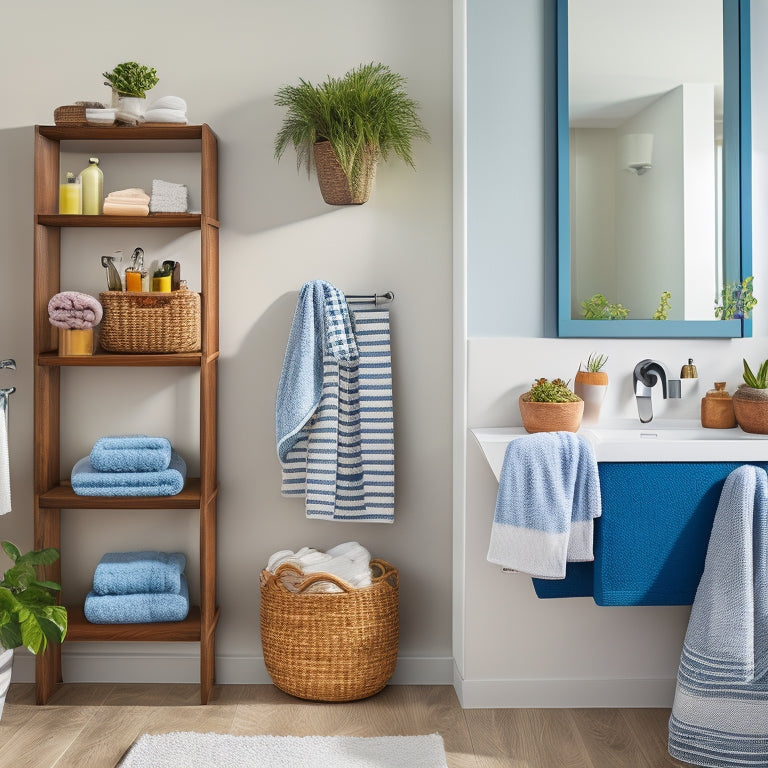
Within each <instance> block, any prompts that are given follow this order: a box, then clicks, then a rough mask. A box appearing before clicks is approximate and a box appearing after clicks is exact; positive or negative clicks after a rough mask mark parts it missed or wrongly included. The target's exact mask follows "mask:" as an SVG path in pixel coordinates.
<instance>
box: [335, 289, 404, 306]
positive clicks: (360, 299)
mask: <svg viewBox="0 0 768 768" xmlns="http://www.w3.org/2000/svg"><path fill="white" fill-rule="evenodd" d="M345 298H346V300H347V302H348V303H350V304H374V305H375V306H377V307H378V306H379V305H380V304H389V302H391V301H394V299H395V294H394V293H392V291H387V292H386V293H371V294H367V295H365V294H362V295H356V294H351V295H347V296H346V297H345Z"/></svg>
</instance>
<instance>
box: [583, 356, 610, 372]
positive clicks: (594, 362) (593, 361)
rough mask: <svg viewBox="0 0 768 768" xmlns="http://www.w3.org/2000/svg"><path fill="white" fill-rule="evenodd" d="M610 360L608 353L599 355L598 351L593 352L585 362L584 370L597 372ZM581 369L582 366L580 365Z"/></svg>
mask: <svg viewBox="0 0 768 768" xmlns="http://www.w3.org/2000/svg"><path fill="white" fill-rule="evenodd" d="M607 362H608V355H598V354H597V352H593V353H592V354H591V355H590V356H589V357H588V358H587V362H586V363H585V364H584V370H585V371H589V372H590V373H597V372H598V371H599V370H600V369H601V368H602V367H603V366H604V365H605V364H606V363H607ZM579 370H581V366H579Z"/></svg>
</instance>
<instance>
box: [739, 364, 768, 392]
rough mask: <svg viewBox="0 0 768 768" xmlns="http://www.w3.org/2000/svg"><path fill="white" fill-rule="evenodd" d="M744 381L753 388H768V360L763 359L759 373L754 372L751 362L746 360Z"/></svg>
mask: <svg viewBox="0 0 768 768" xmlns="http://www.w3.org/2000/svg"><path fill="white" fill-rule="evenodd" d="M744 383H745V384H746V385H747V386H748V387H752V389H766V388H768V360H763V363H762V365H761V366H760V368H758V370H757V374H754V373H752V369H751V368H750V367H749V363H747V361H746V360H744Z"/></svg>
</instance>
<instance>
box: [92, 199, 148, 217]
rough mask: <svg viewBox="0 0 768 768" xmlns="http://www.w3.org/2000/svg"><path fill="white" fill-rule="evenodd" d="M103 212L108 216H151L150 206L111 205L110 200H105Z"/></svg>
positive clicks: (132, 204)
mask: <svg viewBox="0 0 768 768" xmlns="http://www.w3.org/2000/svg"><path fill="white" fill-rule="evenodd" d="M103 211H104V214H105V215H107V216H110V215H111V216H149V205H136V204H135V203H111V202H109V200H105V201H104V208H103Z"/></svg>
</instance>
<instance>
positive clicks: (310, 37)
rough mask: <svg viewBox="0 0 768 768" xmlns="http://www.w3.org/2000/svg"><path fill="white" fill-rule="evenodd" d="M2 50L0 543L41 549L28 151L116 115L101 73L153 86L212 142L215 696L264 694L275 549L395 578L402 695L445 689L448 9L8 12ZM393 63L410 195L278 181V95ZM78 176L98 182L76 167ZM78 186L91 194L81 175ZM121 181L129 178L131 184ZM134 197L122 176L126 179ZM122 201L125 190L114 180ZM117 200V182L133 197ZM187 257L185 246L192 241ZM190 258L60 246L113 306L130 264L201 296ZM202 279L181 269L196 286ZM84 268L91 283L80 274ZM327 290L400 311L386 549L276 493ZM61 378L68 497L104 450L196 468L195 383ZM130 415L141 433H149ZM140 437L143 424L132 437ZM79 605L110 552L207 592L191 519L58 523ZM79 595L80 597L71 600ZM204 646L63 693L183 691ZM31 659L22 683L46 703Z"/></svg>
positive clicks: (328, 6)
mask: <svg viewBox="0 0 768 768" xmlns="http://www.w3.org/2000/svg"><path fill="white" fill-rule="evenodd" d="M4 25H5V29H6V30H15V32H14V34H8V35H6V36H5V38H4V43H3V46H2V49H0V69H1V70H2V72H3V75H2V77H3V81H2V84H3V85H2V94H3V103H4V106H3V110H2V114H1V115H0V158H2V167H3V169H4V173H5V182H6V183H5V184H3V185H2V191H0V227H1V228H2V232H3V246H2V249H0V260H2V265H3V280H2V281H0V321H1V322H0V353H1V354H2V356H3V357H14V358H16V360H17V362H18V365H19V368H18V371H16V372H15V373H9V372H6V371H4V372H2V374H0V383H1V384H2V385H4V386H5V385H8V384H11V383H12V384H14V385H15V386H16V387H17V392H16V394H15V395H14V396H13V398H12V401H11V416H10V421H11V434H10V445H11V464H12V485H13V498H14V510H13V512H12V513H11V514H10V515H8V516H7V517H4V518H0V538H9V539H12V540H14V541H15V542H17V543H18V544H19V545H20V546H22V547H29V546H31V544H32V442H33V435H32V429H33V414H32V386H33V385H32V382H33V360H32V328H31V323H32V311H31V298H32V223H33V221H32V189H33V186H32V170H33V164H32V127H31V126H33V125H34V124H36V123H40V124H50V123H52V122H53V110H54V108H55V107H56V106H59V105H62V104H68V103H72V102H74V101H75V100H78V99H86V100H87V99H100V100H109V98H110V94H109V91H108V89H107V88H106V87H105V86H104V85H103V78H102V77H101V73H102V72H104V71H106V70H108V69H111V68H112V67H113V66H114V65H115V64H117V63H118V62H121V61H126V60H137V61H139V62H141V63H144V64H147V65H151V66H154V67H156V68H157V70H158V73H159V76H160V83H159V85H158V86H157V88H156V89H155V90H154V91H153V93H152V94H151V95H156V96H161V95H166V94H173V95H178V96H182V97H183V98H185V99H186V100H187V102H188V105H189V110H188V112H189V118H190V122H193V123H200V122H207V123H209V124H210V125H211V126H212V128H213V130H214V131H215V132H216V134H217V135H218V137H219V150H220V174H219V184H220V212H221V360H220V364H219V372H220V387H219V450H220V452H219V475H220V484H221V490H220V494H219V505H218V515H219V545H218V557H219V590H218V591H219V602H220V604H221V609H222V610H221V622H220V624H219V631H218V634H217V647H216V650H217V678H218V680H219V681H220V682H225V683H236V682H259V681H262V682H267V681H268V678H267V677H266V675H265V672H264V669H263V665H262V662H261V658H260V657H261V645H260V640H259V631H258V621H259V598H258V581H259V571H260V568H261V567H262V566H263V564H265V562H266V559H267V556H268V555H269V554H270V553H271V552H273V551H275V550H277V549H281V548H291V549H295V548H298V547H300V546H302V545H305V544H308V545H313V546H317V547H320V548H324V547H328V546H331V545H333V544H335V543H338V542H340V541H345V540H350V539H357V540H359V541H360V542H361V543H363V544H364V545H365V546H367V547H368V548H369V549H370V550H372V552H373V553H374V554H375V555H377V556H380V557H384V558H386V559H389V560H390V561H391V562H393V563H394V564H395V565H396V566H397V567H398V568H399V569H400V572H401V585H402V587H401V618H402V637H401V644H400V655H401V663H400V664H399V666H398V670H397V672H396V678H395V679H396V680H398V681H400V682H403V681H406V682H430V681H437V682H447V681H449V680H450V679H451V618H450V617H451V576H450V565H449V564H450V562H451V480H450V478H451V448H450V435H451V388H452V387H451V331H450V328H451V279H452V278H451V269H452V268H451V258H450V254H451V238H452V234H451V204H452V196H451V175H452V169H451V162H452V151H451V142H452V129H451V100H452V92H451V89H452V76H451V66H452V19H451V7H450V4H449V3H445V2H441V1H440V0H425V1H424V2H419V3H412V2H410V1H409V0H393V1H392V2H388V3H385V4H381V3H369V2H359V0H357V1H356V0H331V2H328V3H324V4H322V5H321V4H318V3H316V2H313V1H312V0H285V2H280V3H267V2H244V1H243V0H222V2H219V3H217V4H215V5H214V6H212V5H211V4H210V3H204V2H201V0H184V2H181V0H168V2H162V3H157V2H150V1H149V0H136V2H134V3H133V4H132V5H131V7H130V9H125V8H117V7H113V6H111V5H109V4H104V3H103V2H96V0H78V2H76V3H74V4H71V3H70V4H69V5H66V6H65V5H61V4H54V3H45V4H43V5H42V6H41V5H40V4H37V5H34V4H23V3H17V4H13V6H12V7H8V8H7V9H5V13H4ZM371 60H374V61H382V62H384V63H386V64H388V65H390V66H391V67H392V69H393V70H395V71H397V72H400V73H402V74H403V75H405V76H406V77H407V79H408V90H409V93H410V94H411V95H412V96H413V97H414V98H416V99H417V100H418V101H419V102H420V103H421V105H422V109H421V115H422V118H423V120H424V123H425V125H426V126H427V128H428V130H429V131H430V133H431V135H432V141H431V143H428V144H427V143H419V144H417V145H416V147H415V162H416V166H417V171H416V172H415V173H414V172H412V171H411V170H410V169H409V168H407V167H406V166H404V165H403V164H399V163H394V162H393V163H390V164H387V165H384V166H381V167H380V168H379V172H378V177H377V180H376V184H375V188H374V192H373V195H372V198H371V200H370V202H369V203H367V204H366V205H364V206H361V207H350V208H331V207H329V206H327V205H325V204H324V203H323V201H322V198H321V197H320V193H319V191H318V189H317V184H316V181H315V180H314V178H313V179H312V180H309V181H308V180H307V178H306V176H305V175H304V174H303V173H302V174H299V173H297V172H296V169H295V165H294V161H293V157H292V156H290V155H289V156H287V157H285V158H284V159H283V161H282V162H281V163H279V164H278V163H277V162H276V161H275V160H274V159H273V156H272V143H273V139H274V136H275V133H276V132H277V130H278V128H279V125H280V121H281V118H282V110H280V109H278V108H277V107H275V106H274V105H273V95H274V93H275V91H276V90H277V88H278V87H279V86H281V85H283V84H286V83H296V82H298V78H299V77H303V78H305V79H309V80H312V81H315V82H316V81H319V80H322V79H324V78H325V77H326V75H328V74H334V75H340V74H343V73H344V72H345V71H346V70H347V69H349V68H351V67H353V66H356V65H357V64H360V63H363V62H368V61H371ZM83 167H84V163H83ZM73 170H79V168H75V169H73ZM122 173H124V171H121V174H122ZM129 175H130V174H129ZM105 176H106V177H107V178H106V184H107V186H110V185H111V183H112V182H115V176H113V177H112V179H110V178H109V174H108V173H107V169H106V168H105ZM124 181H127V180H126V177H125V176H121V177H120V183H121V184H122V183H123V182H124ZM176 236H181V237H180V240H179V241H177V240H176V239H175V238H176ZM195 238H198V240H199V236H198V235H196V234H194V233H193V234H189V233H182V232H173V231H171V232H169V233H157V232H154V231H153V232H152V233H149V234H146V233H143V232H142V231H141V230H93V231H92V232H85V231H84V232H78V233H73V232H65V233H64V250H65V270H66V271H67V275H68V277H67V279H68V280H70V281H71V287H85V286H87V287H89V288H92V289H93V290H98V289H99V288H100V286H101V283H102V280H103V270H102V268H101V267H100V266H99V264H98V256H99V255H100V254H101V253H108V252H109V251H111V250H114V248H118V247H126V246H128V247H133V246H134V245H139V244H143V245H144V246H145V247H146V248H147V249H150V248H151V249H154V250H155V252H162V251H163V249H167V250H172V249H176V248H178V249H180V252H182V253H184V254H185V256H184V257H183V258H182V261H183V262H184V263H186V264H187V266H186V267H183V269H188V270H189V271H190V273H191V274H192V275H194V272H195V269H196V266H195V263H194V259H193V256H192V254H194V252H195V249H196V247H197V245H196V241H195ZM187 259H189V262H187ZM75 263H76V266H75ZM320 277H321V278H324V279H327V280H330V281H331V282H333V283H335V284H336V285H338V286H339V287H340V288H342V289H343V290H345V291H347V292H351V293H371V292H383V291H387V290H392V291H394V293H395V296H396V299H395V302H394V304H393V305H392V337H393V371H394V390H395V402H396V406H395V421H396V432H397V434H396V474H397V509H396V521H395V523H394V525H392V526H386V525H363V524H352V523H338V524H334V523H325V522H316V521H307V520H306V518H305V517H304V514H303V509H302V505H301V503H300V502H299V501H298V500H286V499H283V498H281V497H280V493H279V483H280V474H279V465H278V462H277V459H276V456H275V448H274V415H273V414H274V398H275V391H276V386H277V381H278V377H279V373H280V365H281V363H282V358H283V352H284V349H285V342H286V340H287V335H288V330H289V327H290V322H291V318H292V315H293V310H294V307H295V302H296V295H297V291H298V289H299V288H300V286H301V285H302V283H303V282H305V281H307V280H311V279H315V278H320ZM144 373H145V372H142V371H128V372H119V371H110V370H108V369H105V370H98V371H81V370H74V369H72V370H65V371H63V373H62V376H63V379H64V381H65V384H64V387H63V390H64V393H65V403H64V407H63V413H64V420H63V423H64V430H63V437H62V444H63V445H62V454H63V457H64V458H63V463H64V464H66V465H67V466H65V467H63V470H64V473H65V474H66V472H67V471H68V469H69V465H70V463H71V462H72V461H73V460H74V458H76V457H78V456H80V455H84V454H85V453H87V451H88V450H89V449H90V445H91V444H92V441H93V439H95V437H96V436H99V435H101V434H109V433H112V432H115V431H120V430H122V429H126V428H128V429H132V431H136V428H138V427H144V428H147V429H153V428H155V427H162V429H163V430H164V431H166V432H167V433H168V436H169V437H170V438H171V439H172V440H173V441H174V443H175V444H177V445H178V446H179V447H180V448H183V450H184V452H187V454H188V458H189V459H190V464H191V465H192V468H193V469H194V467H195V466H196V462H197V459H196V456H194V450H195V449H196V443H195V441H196V428H197V427H196V425H197V410H196V407H195V402H196V378H195V375H194V374H193V373H190V372H184V371H180V372H179V371H172V370H169V371H162V370H160V371H150V372H149V374H148V375H144ZM135 404H138V405H139V409H138V411H137V410H134V405H135ZM131 414H138V415H136V416H135V417H134V416H133V415H131ZM63 518H64V535H63V541H64V544H63V549H64V556H63V562H62V567H63V570H64V580H65V585H67V584H68V589H69V592H68V594H72V595H73V596H74V597H75V599H80V600H82V597H83V592H84V590H85V589H87V584H88V579H89V577H90V573H91V572H92V568H93V566H94V565H95V563H96V562H97V561H98V558H99V557H100V555H101V554H102V553H103V552H104V551H106V550H108V549H110V550H115V549H131V548H134V547H139V546H142V547H147V548H150V547H152V546H154V545H158V544H159V545H162V547H163V548H172V547H178V548H180V549H183V550H185V551H187V552H188V554H189V556H190V560H191V566H190V569H191V572H192V581H193V583H195V581H196V569H197V555H196V547H197V541H196V529H197V519H196V516H195V515H194V513H188V512H184V513H169V514H166V513H163V514H162V515H160V514H152V513H145V512H144V513H135V514H134V513H123V512H120V513H115V512H82V511H74V510H73V511H65V512H64V513H63ZM75 592H77V593H78V594H77V595H75ZM196 654H197V649H196V647H195V646H193V645H185V644H178V645H177V644H173V645H171V646H169V645H166V644H151V643H150V644H104V645H98V646H97V645H93V644H84V643H71V644H66V645H65V676H66V678H67V679H70V680H99V679H102V680H109V679H133V680H142V679H144V680H184V681H195V680H197V676H198V662H197V655H196ZM31 669H32V665H31V659H24V658H23V654H19V658H18V660H17V664H16V669H15V674H16V679H31Z"/></svg>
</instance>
